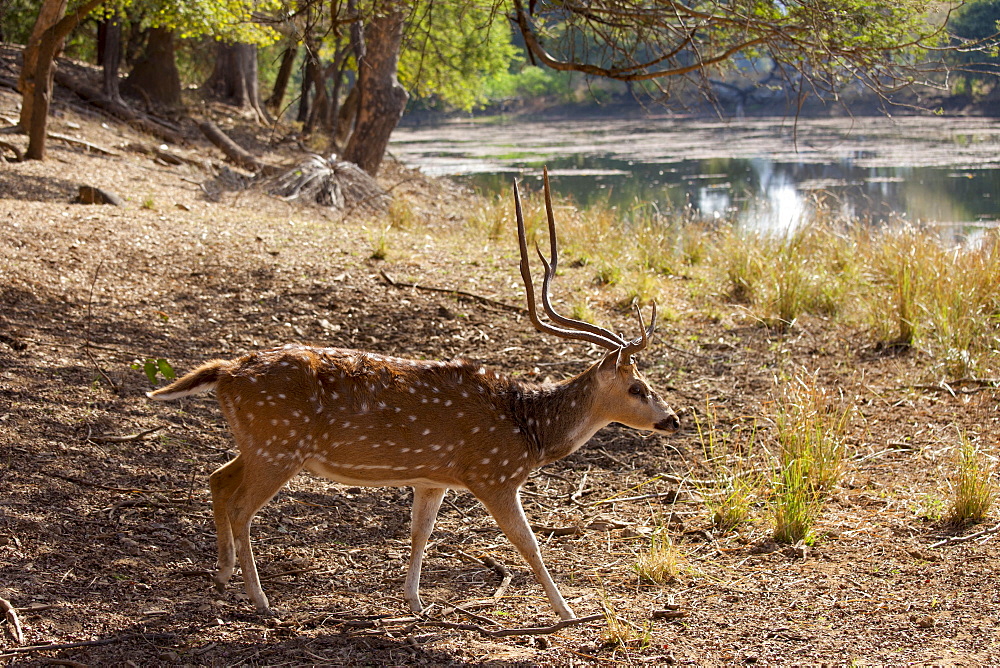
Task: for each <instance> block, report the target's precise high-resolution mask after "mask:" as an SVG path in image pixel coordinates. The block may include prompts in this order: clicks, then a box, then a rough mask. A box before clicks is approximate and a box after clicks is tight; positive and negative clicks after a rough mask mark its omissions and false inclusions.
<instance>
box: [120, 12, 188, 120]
mask: <svg viewBox="0 0 1000 668" xmlns="http://www.w3.org/2000/svg"><path fill="white" fill-rule="evenodd" d="M126 86H127V87H128V88H130V89H132V90H133V91H134V90H141V91H142V92H143V93H145V95H146V97H147V98H148V99H149V102H150V103H152V104H153V105H155V106H156V107H157V108H160V109H173V108H176V107H179V106H180V104H181V76H180V73H179V72H178V71H177V60H176V58H175V40H174V31H173V29H171V28H166V27H163V26H155V27H153V28H150V29H149V31H148V34H147V35H146V48H145V49H143V51H142V55H141V56H139V58H138V60H136V61H135V64H133V65H132V71H131V72H129V75H128V80H127V82H126Z"/></svg>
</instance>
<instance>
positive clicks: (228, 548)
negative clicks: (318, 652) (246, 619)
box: [210, 453, 302, 615]
mask: <svg viewBox="0 0 1000 668" xmlns="http://www.w3.org/2000/svg"><path fill="white" fill-rule="evenodd" d="M301 468H302V463H301V462H294V461H292V460H290V459H286V460H284V462H282V463H273V462H269V461H267V462H266V461H265V460H264V459H263V458H261V457H253V458H252V459H248V457H247V455H246V453H243V454H240V455H239V456H238V457H237V458H236V459H234V460H233V461H231V462H229V463H228V464H226V465H225V466H223V467H222V468H220V469H219V470H218V471H216V472H215V473H213V474H212V477H211V479H210V482H211V485H212V510H213V512H214V514H215V524H216V530H217V531H218V532H219V535H218V544H219V570H218V573H217V574H216V576H215V578H214V579H215V582H216V585H217V586H218V587H220V588H221V587H225V584H226V583H227V582H228V581H229V578H230V577H231V576H232V574H233V568H234V567H235V558H234V557H236V556H238V557H239V560H240V567H241V568H242V570H243V583H244V587H245V588H246V592H247V595H248V596H249V597H250V600H252V601H253V602H254V605H255V606H256V607H257V611H258V612H260V613H261V614H264V615H273V613H272V612H271V607H270V605H269V604H268V601H267V596H266V595H265V594H264V590H263V589H262V588H261V586H260V577H259V576H258V575H257V564H256V563H255V561H254V557H253V549H252V548H251V547H250V523H251V522H252V521H253V518H254V516H255V515H256V514H257V512H258V511H259V510H260V509H261V508H262V507H263V506H264V504H265V503H267V502H268V501H270V500H271V498H273V497H274V495H275V494H277V493H278V490H280V489H281V488H282V486H284V484H285V483H286V482H288V481H289V480H291V479H292V478H293V477H294V476H295V474H296V473H298V472H299V470H300V469H301Z"/></svg>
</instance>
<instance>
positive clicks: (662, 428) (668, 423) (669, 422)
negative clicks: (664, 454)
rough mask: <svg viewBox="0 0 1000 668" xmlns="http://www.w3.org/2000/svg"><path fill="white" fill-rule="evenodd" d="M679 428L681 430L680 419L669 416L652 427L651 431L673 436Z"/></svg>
mask: <svg viewBox="0 0 1000 668" xmlns="http://www.w3.org/2000/svg"><path fill="white" fill-rule="evenodd" d="M680 428H681V421H680V418H678V417H677V416H676V415H671V416H670V417H666V418H663V419H662V420H660V421H659V422H657V423H656V424H655V425H653V429H655V430H656V431H658V432H661V433H666V434H673V433H674V432H676V431H677V430H678V429H680Z"/></svg>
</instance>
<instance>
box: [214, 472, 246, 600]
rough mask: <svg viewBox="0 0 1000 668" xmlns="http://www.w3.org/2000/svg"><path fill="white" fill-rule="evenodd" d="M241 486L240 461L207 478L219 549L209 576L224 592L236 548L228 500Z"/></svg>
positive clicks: (234, 566)
mask: <svg viewBox="0 0 1000 668" xmlns="http://www.w3.org/2000/svg"><path fill="white" fill-rule="evenodd" d="M242 482H243V457H242V455H238V456H237V457H236V458H235V459H233V460H231V461H229V462H228V463H226V464H224V465H222V466H220V467H219V468H218V469H216V470H215V472H214V473H212V475H211V476H209V478H208V484H209V487H210V489H211V490H212V515H213V516H214V518H215V540H216V544H217V545H218V548H219V562H218V564H217V567H218V570H216V572H215V575H213V576H212V580H214V581H215V588H216V589H218V590H219V591H220V592H221V591H224V590H225V588H226V584H227V583H228V582H229V578H231V577H232V576H233V569H234V568H236V547H235V545H234V544H233V528H232V525H231V524H230V523H229V510H228V508H229V499H230V497H232V495H233V492H235V491H236V488H237V487H239V486H240V484H241V483H242Z"/></svg>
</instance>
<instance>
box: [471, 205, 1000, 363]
mask: <svg viewBox="0 0 1000 668" xmlns="http://www.w3.org/2000/svg"><path fill="white" fill-rule="evenodd" d="M523 204H524V212H525V221H526V227H527V230H528V236H529V243H531V242H533V241H534V240H535V239H536V238H537V239H538V240H539V241H540V242H541V245H542V247H543V251H544V250H545V247H546V246H547V239H545V236H546V235H545V233H544V230H545V213H544V207H543V204H542V198H541V196H540V194H537V193H526V194H525V195H524V198H523ZM555 209H556V211H555V214H556V219H557V226H558V230H559V238H560V243H561V246H560V250H561V255H562V258H561V266H573V265H574V264H576V265H580V266H588V267H591V271H592V272H593V273H592V276H593V281H594V283H596V284H599V285H602V286H607V287H609V288H610V289H611V290H610V291H611V292H612V293H613V296H612V297H611V298H610V299H608V300H607V301H608V303H615V304H618V305H620V304H628V303H631V301H633V300H639V301H640V302H642V303H648V302H649V301H651V300H653V299H657V300H660V299H661V298H662V295H663V294H664V292H669V291H670V290H672V289H674V288H675V287H676V286H678V285H679V284H678V283H677V281H676V279H677V277H678V276H683V277H684V278H686V279H690V281H689V283H688V284H687V290H688V294H689V295H693V296H695V297H696V298H697V299H699V300H700V301H702V302H704V301H706V300H711V299H713V298H714V299H719V298H722V299H724V300H728V301H730V302H736V303H739V304H742V305H744V306H745V307H746V309H747V314H748V315H749V316H750V317H751V318H752V319H753V320H755V321H756V322H758V323H762V324H764V325H765V326H768V327H770V328H774V329H776V330H779V331H789V330H793V329H795V328H796V326H797V325H798V323H799V321H800V319H801V318H803V317H805V316H810V317H819V318H824V319H830V320H834V321H836V322H838V323H842V324H843V325H845V326H847V327H851V328H855V329H857V330H858V331H860V332H863V333H865V334H867V335H869V336H870V337H871V338H872V339H874V341H875V342H881V343H882V344H887V345H889V346H890V347H896V348H899V349H906V348H912V347H918V348H920V349H921V350H922V351H925V352H927V353H929V354H931V355H933V356H934V359H935V360H936V362H937V366H936V370H937V372H938V373H939V374H940V376H941V377H943V378H952V379H958V378H989V377H995V376H996V375H1000V290H997V289H996V287H995V286H997V285H1000V232H997V231H995V230H993V231H987V232H984V233H983V234H982V235H981V236H980V237H979V238H978V239H977V241H976V243H974V244H968V245H966V246H963V247H956V246H955V245H954V244H953V243H951V242H947V241H945V240H942V239H941V238H940V236H939V235H938V234H937V233H936V232H935V231H933V230H927V229H920V228H917V227H913V226H904V225H890V226H887V227H886V228H884V229H881V230H876V231H873V230H872V229H871V228H870V227H867V226H862V225H860V224H854V223H851V222H850V221H843V220H840V219H838V218H837V217H836V216H834V215H833V214H832V213H831V212H830V211H829V210H826V209H824V208H823V207H822V206H818V207H817V214H816V217H815V218H814V220H812V221H810V222H809V223H808V224H806V225H803V226H801V227H799V228H797V229H796V230H795V231H794V232H793V233H792V234H791V235H789V236H777V235H774V234H769V233H764V232H759V231H749V230H746V229H742V228H740V227H738V226H736V225H735V224H732V223H729V222H726V221H722V222H719V223H714V224H713V223H701V222H696V221H694V220H693V218H692V213H691V211H690V210H688V209H682V210H678V211H671V212H661V211H658V210H656V209H655V208H654V207H651V206H640V205H636V206H633V207H630V208H627V209H618V208H615V207H611V206H608V205H600V204H598V205H594V206H591V207H590V208H588V209H586V210H581V209H578V208H576V207H575V206H573V205H572V204H571V203H568V202H566V201H559V200H557V202H556V204H555ZM512 218H513V212H512V207H511V204H510V201H509V198H507V197H503V198H492V199H490V200H487V201H486V202H485V203H484V204H483V205H482V207H481V208H480V210H479V211H478V212H476V213H475V214H474V215H473V216H472V220H471V222H470V231H471V232H472V233H473V234H474V235H476V237H477V239H482V238H483V237H484V236H485V237H486V238H488V239H490V240H493V241H499V240H501V239H503V243H504V244H511V245H512V239H510V240H508V239H507V238H506V235H507V233H508V231H509V230H511V229H512V228H513V221H512ZM701 306H706V307H708V306H709V305H708V304H701ZM598 319H600V318H598Z"/></svg>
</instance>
